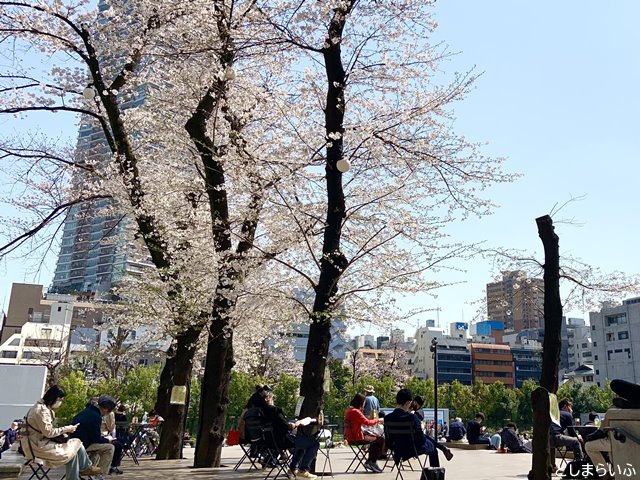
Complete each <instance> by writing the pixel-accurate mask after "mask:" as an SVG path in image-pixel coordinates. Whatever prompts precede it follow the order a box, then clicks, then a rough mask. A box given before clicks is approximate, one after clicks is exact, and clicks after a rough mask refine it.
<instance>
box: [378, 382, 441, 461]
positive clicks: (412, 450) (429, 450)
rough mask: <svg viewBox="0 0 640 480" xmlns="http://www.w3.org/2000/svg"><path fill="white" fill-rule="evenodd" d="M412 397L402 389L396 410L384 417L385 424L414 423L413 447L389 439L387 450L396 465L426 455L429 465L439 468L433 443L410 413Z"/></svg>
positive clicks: (406, 390) (397, 399)
mask: <svg viewBox="0 0 640 480" xmlns="http://www.w3.org/2000/svg"><path fill="white" fill-rule="evenodd" d="M412 401H413V395H412V394H411V391H410V390H408V389H406V388H403V389H401V390H399V391H398V393H397V394H396V409H395V410H394V411H393V412H391V413H389V414H388V415H387V416H385V417H384V421H385V424H387V423H392V422H410V421H411V422H414V424H415V425H414V429H413V445H412V444H409V442H395V443H394V442H393V438H389V439H388V440H389V441H390V445H389V448H391V449H392V450H393V459H394V460H395V461H396V463H399V462H400V461H401V460H408V459H410V458H413V457H415V456H416V455H422V454H425V453H426V454H427V456H428V457H429V465H431V466H432V467H439V466H440V460H439V459H438V452H437V451H436V447H435V442H434V441H433V440H432V439H431V438H429V437H426V436H425V434H424V432H423V431H422V425H420V419H419V418H418V417H417V416H416V415H414V414H413V413H412V412H411V402H412Z"/></svg>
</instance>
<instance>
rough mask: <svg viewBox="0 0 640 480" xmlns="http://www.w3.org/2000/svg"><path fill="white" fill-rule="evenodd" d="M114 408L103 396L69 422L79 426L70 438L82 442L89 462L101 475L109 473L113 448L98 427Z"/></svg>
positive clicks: (108, 399) (111, 400) (114, 403)
mask: <svg viewBox="0 0 640 480" xmlns="http://www.w3.org/2000/svg"><path fill="white" fill-rule="evenodd" d="M115 407H116V402H115V401H114V400H113V399H112V398H111V397H108V396H106V395H103V396H102V397H100V398H99V399H98V402H97V405H96V404H94V403H93V402H89V403H88V404H87V408H85V409H84V410H82V411H81V412H80V413H78V414H77V415H76V416H75V417H73V419H72V420H71V424H72V425H74V424H79V425H78V428H77V429H76V431H75V432H74V433H72V434H71V436H72V437H74V438H79V439H80V440H81V441H82V444H83V445H84V448H85V450H86V451H87V453H88V454H89V457H90V458H91V461H92V462H93V464H94V465H96V464H97V465H98V467H100V469H101V470H102V474H103V475H104V474H106V473H108V472H109V467H110V465H111V460H112V459H113V451H114V447H113V445H111V442H110V441H109V439H107V438H105V437H103V436H102V433H101V432H100V425H101V424H102V417H104V416H105V415H108V414H109V413H111V412H112V411H113V409H114V408H115ZM94 478H95V477H94Z"/></svg>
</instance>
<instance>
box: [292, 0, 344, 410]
mask: <svg viewBox="0 0 640 480" xmlns="http://www.w3.org/2000/svg"><path fill="white" fill-rule="evenodd" d="M353 3H354V0H351V1H347V2H344V4H343V5H342V6H340V7H338V8H336V9H335V10H334V16H333V18H332V19H331V23H330V24H329V31H328V35H327V40H326V45H327V47H325V48H324V49H323V51H322V53H323V55H324V63H325V71H326V74H327V104H326V108H325V112H324V116H325V134H326V139H327V142H328V146H327V160H326V165H325V174H326V184H327V217H326V224H325V225H326V226H325V229H324V238H323V243H322V260H321V261H320V278H319V280H318V284H317V285H316V288H315V290H316V291H315V293H316V298H315V301H314V303H313V313H312V315H311V318H310V321H311V325H310V327H309V341H308V343H307V352H306V355H305V359H304V365H303V367H302V382H301V384H300V394H301V395H302V396H303V397H304V402H303V403H302V409H301V411H300V415H301V416H302V417H306V416H309V417H317V415H318V413H320V410H321V409H322V404H323V399H322V397H323V395H324V388H323V384H324V372H325V367H326V365H327V357H328V355H329V342H330V340H331V314H332V310H333V308H334V307H335V301H334V300H333V299H334V298H335V296H336V294H337V293H338V281H339V280H340V276H341V275H342V272H343V271H344V269H345V268H346V267H347V263H348V262H347V259H346V257H345V256H344V254H343V253H342V252H341V251H340V237H341V236H342V222H343V221H344V218H345V199H344V191H343V189H342V173H341V172H340V171H339V170H338V167H337V164H338V162H339V161H340V160H342V159H343V158H344V151H343V146H344V139H343V134H344V125H343V124H344V111H345V99H344V87H345V81H346V78H345V71H344V66H343V65H342V53H341V43H340V39H342V32H343V30H344V26H345V22H346V19H347V18H348V14H349V12H350V11H351V8H352V7H353ZM336 40H337V41H336Z"/></svg>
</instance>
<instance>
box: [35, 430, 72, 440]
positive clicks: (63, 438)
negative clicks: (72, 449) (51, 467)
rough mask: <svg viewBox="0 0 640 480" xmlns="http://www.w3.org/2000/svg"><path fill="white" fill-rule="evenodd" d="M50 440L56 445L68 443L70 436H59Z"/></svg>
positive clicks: (64, 434)
mask: <svg viewBox="0 0 640 480" xmlns="http://www.w3.org/2000/svg"><path fill="white" fill-rule="evenodd" d="M34 430H35V429H34ZM49 440H51V441H52V442H54V443H67V442H68V441H69V435H67V434H66V433H63V434H61V435H58V436H57V437H51V438H50V439H49Z"/></svg>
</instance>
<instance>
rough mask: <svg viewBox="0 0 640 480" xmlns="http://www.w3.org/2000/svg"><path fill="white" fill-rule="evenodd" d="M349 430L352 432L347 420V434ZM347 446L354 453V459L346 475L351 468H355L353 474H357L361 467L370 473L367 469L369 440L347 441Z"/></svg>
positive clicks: (345, 425)
mask: <svg viewBox="0 0 640 480" xmlns="http://www.w3.org/2000/svg"><path fill="white" fill-rule="evenodd" d="M347 430H351V422H350V421H349V420H348V419H346V418H345V420H344V431H345V432H346V431H347ZM347 444H348V445H349V448H350V449H351V452H352V453H353V459H352V460H351V463H350V464H349V466H348V467H347V470H346V473H349V470H351V467H353V473H356V471H357V470H358V468H359V467H362V468H364V470H365V471H367V472H368V471H369V467H367V453H368V452H369V446H370V445H371V442H369V441H368V440H355V441H347Z"/></svg>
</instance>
